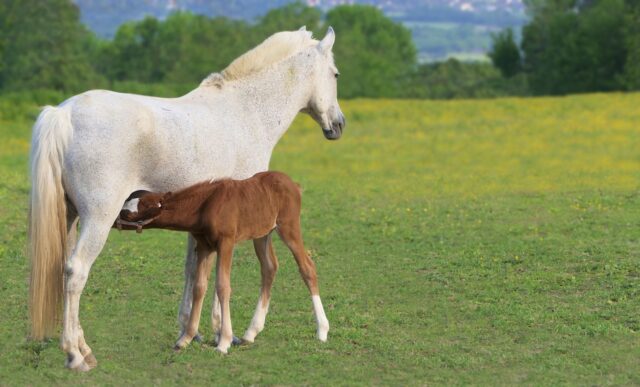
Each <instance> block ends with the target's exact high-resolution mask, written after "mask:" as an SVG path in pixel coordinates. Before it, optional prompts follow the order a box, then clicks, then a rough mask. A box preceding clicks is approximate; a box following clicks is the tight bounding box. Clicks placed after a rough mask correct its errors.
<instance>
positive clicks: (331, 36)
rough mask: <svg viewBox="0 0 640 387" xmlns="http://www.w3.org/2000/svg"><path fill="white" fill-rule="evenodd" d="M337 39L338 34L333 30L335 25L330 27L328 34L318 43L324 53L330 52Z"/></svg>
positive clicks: (319, 48)
mask: <svg viewBox="0 0 640 387" xmlns="http://www.w3.org/2000/svg"><path fill="white" fill-rule="evenodd" d="M335 41H336V34H335V32H333V27H329V29H328V30H327V34H326V35H325V36H324V38H322V40H321V41H320V43H318V50H320V52H321V53H323V54H325V55H326V54H328V53H329V52H331V49H332V48H333V43H334V42H335Z"/></svg>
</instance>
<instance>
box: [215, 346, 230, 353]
mask: <svg viewBox="0 0 640 387" xmlns="http://www.w3.org/2000/svg"><path fill="white" fill-rule="evenodd" d="M216 351H218V352H220V353H221V354H223V355H227V354H228V353H229V347H227V348H222V347H220V346H219V345H218V346H217V347H216Z"/></svg>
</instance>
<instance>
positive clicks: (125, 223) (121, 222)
mask: <svg viewBox="0 0 640 387" xmlns="http://www.w3.org/2000/svg"><path fill="white" fill-rule="evenodd" d="M158 216H160V215H156V216H154V217H153V218H149V219H144V220H139V221H137V222H130V221H128V220H123V219H121V218H120V215H118V218H117V219H116V227H117V228H118V230H120V231H122V226H134V227H135V228H136V232H137V233H138V234H140V233H142V227H144V226H146V225H148V224H149V223H151V222H153V221H154V220H156V218H157V217H158Z"/></svg>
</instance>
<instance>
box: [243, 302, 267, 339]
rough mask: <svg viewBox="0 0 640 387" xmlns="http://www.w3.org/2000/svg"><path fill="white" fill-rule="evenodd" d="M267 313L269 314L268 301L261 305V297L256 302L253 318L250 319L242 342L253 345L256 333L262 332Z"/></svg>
mask: <svg viewBox="0 0 640 387" xmlns="http://www.w3.org/2000/svg"><path fill="white" fill-rule="evenodd" d="M267 312H269V301H268V300H267V302H266V303H265V305H263V303H262V297H260V299H259V300H258V305H257V306H256V311H255V313H254V314H253V318H252V319H251V324H250V325H249V328H247V331H246V332H245V334H244V337H243V338H242V339H243V340H244V341H247V342H249V343H253V340H255V338H256V336H257V335H258V333H260V332H262V330H263V329H264V321H265V319H266V317H267Z"/></svg>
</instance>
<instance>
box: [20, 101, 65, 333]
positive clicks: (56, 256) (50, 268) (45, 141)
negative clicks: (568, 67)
mask: <svg viewBox="0 0 640 387" xmlns="http://www.w3.org/2000/svg"><path fill="white" fill-rule="evenodd" d="M72 131H73V128H72V126H71V117H70V109H69V108H68V107H65V106H62V107H52V106H47V107H45V108H44V109H43V110H42V112H41V113H40V115H39V116H38V120H37V121H36V124H35V125H34V127H33V137H32V139H31V154H30V163H29V164H30V168H31V197H30V203H29V255H30V258H31V281H30V286H29V314H30V318H31V337H32V338H34V339H43V338H45V337H50V336H52V335H53V334H54V331H55V328H56V325H57V323H58V320H59V316H60V309H61V308H60V305H61V303H62V292H63V270H64V262H65V254H66V244H67V208H66V204H65V197H64V188H63V187H62V163H63V153H64V149H65V148H66V146H67V142H68V141H69V138H70V137H71V134H72Z"/></svg>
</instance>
